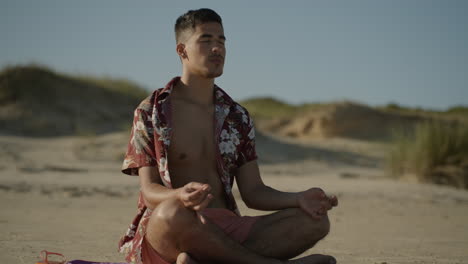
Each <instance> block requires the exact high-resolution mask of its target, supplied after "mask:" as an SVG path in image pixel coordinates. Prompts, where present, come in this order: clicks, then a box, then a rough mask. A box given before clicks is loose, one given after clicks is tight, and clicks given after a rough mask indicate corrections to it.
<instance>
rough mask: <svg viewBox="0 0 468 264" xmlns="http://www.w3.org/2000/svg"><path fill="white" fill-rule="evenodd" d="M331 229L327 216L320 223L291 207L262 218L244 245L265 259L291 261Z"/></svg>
mask: <svg viewBox="0 0 468 264" xmlns="http://www.w3.org/2000/svg"><path fill="white" fill-rule="evenodd" d="M329 230H330V222H329V220H328V216H327V215H325V216H323V217H322V218H321V219H320V220H316V219H313V218H312V217H310V216H309V215H307V214H306V213H305V212H304V211H302V210H301V209H298V208H290V209H286V210H281V211H278V212H276V213H273V214H269V215H264V216H262V217H261V218H260V219H259V220H258V221H257V222H256V223H255V224H254V226H253V227H252V230H251V232H250V234H249V236H248V238H247V240H246V241H245V242H244V243H243V245H244V246H245V247H247V248H249V249H250V250H252V251H253V252H256V253H258V254H260V255H262V256H266V257H272V258H275V259H291V258H294V257H296V256H298V255H300V254H301V253H303V252H305V251H306V250H308V249H310V248H312V247H313V246H314V245H315V244H316V243H317V242H318V241H320V240H321V239H323V238H324V237H325V236H326V235H327V234H328V232H329ZM328 258H330V259H331V257H328ZM327 263H328V262H327Z"/></svg>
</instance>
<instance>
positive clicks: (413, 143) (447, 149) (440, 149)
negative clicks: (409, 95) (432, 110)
mask: <svg viewBox="0 0 468 264" xmlns="http://www.w3.org/2000/svg"><path fill="white" fill-rule="evenodd" d="M387 169H388V172H389V173H390V175H392V176H393V177H400V176H402V175H405V174H412V175H415V176H416V177H417V180H419V181H422V182H434V183H440V184H448V185H453V186H456V187H462V188H468V126H467V125H466V123H447V122H440V121H439V122H436V121H432V122H425V123H420V124H417V125H416V127H415V129H414V131H411V132H408V131H402V130H397V131H396V132H395V133H394V145H393V148H391V150H390V151H389V153H388V162H387Z"/></svg>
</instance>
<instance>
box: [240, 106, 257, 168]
mask: <svg viewBox="0 0 468 264" xmlns="http://www.w3.org/2000/svg"><path fill="white" fill-rule="evenodd" d="M244 115H245V116H244ZM242 125H243V129H242V130H241V131H243V133H242V141H243V142H242V146H241V150H240V153H239V157H238V160H237V166H238V168H240V167H242V165H244V164H246V163H247V162H249V161H252V160H256V159H257V158H258V157H257V152H256V150H255V126H254V122H253V120H252V118H251V117H250V115H249V113H248V112H247V111H245V113H244V114H243V117H242Z"/></svg>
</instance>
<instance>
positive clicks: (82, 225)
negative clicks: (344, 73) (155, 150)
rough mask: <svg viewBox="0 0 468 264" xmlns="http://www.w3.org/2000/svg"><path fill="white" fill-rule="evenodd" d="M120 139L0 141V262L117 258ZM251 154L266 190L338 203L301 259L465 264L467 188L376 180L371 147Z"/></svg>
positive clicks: (123, 215)
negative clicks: (314, 194)
mask: <svg viewBox="0 0 468 264" xmlns="http://www.w3.org/2000/svg"><path fill="white" fill-rule="evenodd" d="M127 137H128V135H127V134H126V133H114V134H109V135H105V136H92V137H60V138H24V137H12V136H1V137H0V203H1V208H2V209H1V211H0V225H1V227H2V228H1V229H0V230H1V231H0V232H1V233H0V236H1V237H2V239H1V240H0V241H1V242H0V243H1V244H0V262H1V263H25V264H26V263H35V262H36V261H37V260H39V257H38V256H39V252H40V251H41V250H44V249H46V250H48V251H53V252H60V253H62V254H64V255H65V256H66V257H67V258H68V259H69V260H71V259H84V260H93V261H114V262H119V261H120V262H121V261H124V258H123V256H122V255H120V254H119V253H118V252H117V243H118V240H119V238H120V237H121V236H122V235H123V234H124V232H125V231H126V229H127V227H128V225H129V224H130V222H131V220H132V218H133V217H134V215H135V213H136V203H137V197H138V191H139V185H138V178H136V177H131V176H126V175H124V174H122V173H121V172H120V167H121V158H122V152H123V151H125V147H126V142H127ZM285 151H286V152H288V151H291V152H294V153H295V155H286V156H285V155H281V153H285ZM262 154H263V157H262ZM259 156H260V157H261V159H260V168H261V173H262V177H263V180H264V182H265V183H266V184H268V185H271V186H272V187H275V188H278V189H280V190H284V191H301V190H304V189H306V188H309V187H321V188H322V189H324V190H325V191H326V192H328V193H333V194H336V195H337V196H338V198H339V206H338V207H336V208H334V209H333V210H332V211H330V213H329V215H330V220H331V232H330V234H329V235H328V236H327V237H326V238H325V239H324V240H322V241H321V242H319V243H318V244H317V245H316V247H314V248H313V249H311V250H309V251H307V252H306V253H305V254H312V253H321V254H330V255H333V256H335V257H336V258H337V260H338V263H351V264H352V263H356V264H357V263H360V264H361V263H369V264H374V263H379V264H383V263H388V264H390V263H447V264H448V263H450V264H454V263H468V250H467V249H468V191H466V190H458V189H454V188H451V187H444V186H437V185H431V184H420V183H416V182H411V181H397V180H394V179H390V178H387V177H385V175H384V169H383V166H382V159H383V150H382V149H381V146H380V145H379V144H373V143H365V142H354V141H346V140H331V141H330V140H321V141H314V142H299V143H297V144H295V145H294V144H289V143H288V142H283V143H282V144H278V142H276V143H275V142H274V141H271V140H269V139H266V138H263V139H259ZM288 156H290V157H291V158H288ZM236 198H237V200H238V201H239V200H240V197H239V195H238V192H237V191H236ZM239 206H240V210H241V212H242V214H252V215H260V214H265V213H268V212H259V211H255V210H251V209H248V208H247V207H246V206H245V205H244V204H243V203H242V202H239Z"/></svg>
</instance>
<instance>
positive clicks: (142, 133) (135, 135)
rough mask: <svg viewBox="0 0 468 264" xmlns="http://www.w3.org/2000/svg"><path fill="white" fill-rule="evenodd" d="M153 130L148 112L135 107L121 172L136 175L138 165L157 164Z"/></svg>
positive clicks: (152, 165)
mask: <svg viewBox="0 0 468 264" xmlns="http://www.w3.org/2000/svg"><path fill="white" fill-rule="evenodd" d="M153 131H154V128H153V123H152V122H151V118H150V116H149V114H148V112H147V111H145V110H144V109H141V108H137V109H136V110H135V112H134V119H133V126H132V132H131V134H130V141H129V142H128V147H127V152H126V154H125V158H124V161H123V165H122V172H123V173H125V174H128V175H135V176H136V175H138V168H140V167H145V166H150V167H156V166H157V161H156V149H155V144H154V133H153Z"/></svg>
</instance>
